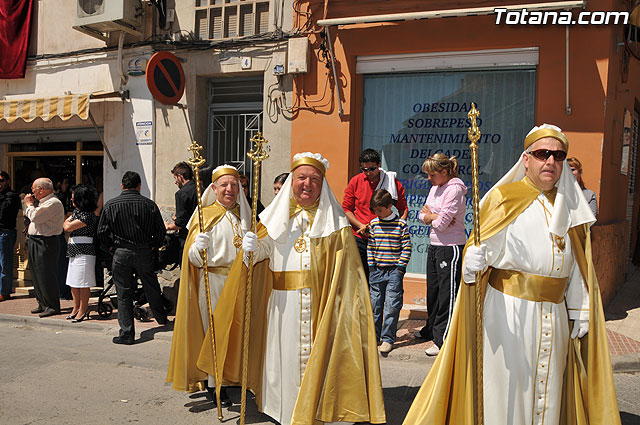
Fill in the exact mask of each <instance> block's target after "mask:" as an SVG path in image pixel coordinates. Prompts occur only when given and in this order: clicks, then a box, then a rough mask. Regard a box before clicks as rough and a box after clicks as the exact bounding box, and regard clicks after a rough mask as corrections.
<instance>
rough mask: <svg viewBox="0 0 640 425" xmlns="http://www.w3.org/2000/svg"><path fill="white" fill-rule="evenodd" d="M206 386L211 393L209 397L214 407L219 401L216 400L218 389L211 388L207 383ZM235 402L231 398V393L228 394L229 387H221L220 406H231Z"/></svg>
mask: <svg viewBox="0 0 640 425" xmlns="http://www.w3.org/2000/svg"><path fill="white" fill-rule="evenodd" d="M205 388H206V389H207V392H208V393H209V397H211V400H212V401H213V407H218V403H217V402H216V389H215V388H210V387H209V386H208V385H207V384H206V383H205ZM232 404H233V403H231V399H230V398H229V394H227V389H226V388H225V387H222V388H220V406H221V407H231V405H232Z"/></svg>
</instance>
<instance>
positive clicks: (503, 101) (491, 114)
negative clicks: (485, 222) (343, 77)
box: [361, 69, 535, 274]
mask: <svg viewBox="0 0 640 425" xmlns="http://www.w3.org/2000/svg"><path fill="white" fill-rule="evenodd" d="M363 84H364V87H363V97H364V98H363V118H362V130H361V147H362V149H366V148H373V149H376V150H378V151H379V152H380V153H381V155H382V166H383V168H385V169H387V170H392V171H396V172H397V173H398V178H399V179H400V180H401V182H402V184H403V186H404V188H405V194H406V197H407V202H408V204H409V217H408V219H407V221H408V224H409V226H410V231H411V241H412V244H413V255H412V256H411V262H410V263H409V267H408V272H410V273H419V274H424V273H425V272H426V265H425V264H426V250H427V247H428V245H429V232H430V227H429V226H426V225H424V224H423V223H422V222H420V221H419V220H418V214H419V212H420V209H421V208H422V205H423V204H424V202H425V200H426V198H427V195H428V193H429V189H430V188H431V184H430V183H429V181H428V180H427V176H426V175H425V174H423V173H422V171H421V165H422V163H423V162H424V160H425V159H426V158H428V157H429V156H430V155H432V154H434V153H436V152H444V153H445V154H446V155H448V156H449V157H451V156H455V157H456V158H457V159H458V163H459V166H460V175H459V177H460V179H462V180H463V181H464V182H465V183H466V185H467V187H468V192H467V207H466V210H467V214H466V217H465V227H466V230H467V235H468V234H470V232H471V229H472V226H473V214H472V211H473V210H472V206H471V199H472V198H471V196H472V192H471V160H470V152H469V140H468V139H467V128H468V127H469V122H468V120H467V112H468V111H469V108H470V107H471V102H475V104H476V106H477V108H478V109H479V110H480V120H479V124H480V130H481V132H482V137H481V139H480V141H479V149H478V156H479V162H480V195H481V196H482V195H484V194H485V193H486V192H487V190H488V189H489V188H490V187H491V186H492V185H493V184H494V183H496V181H498V179H499V178H500V177H502V176H503V175H504V174H505V172H506V171H508V170H509V169H510V168H511V167H512V166H513V164H514V163H515V162H516V160H517V159H518V156H519V155H520V154H521V153H522V150H523V145H522V143H523V140H524V137H525V135H526V134H527V132H528V131H529V130H530V129H531V127H532V126H533V125H534V106H535V103H534V92H535V70H534V69H508V70H477V71H448V72H422V73H407V74H402V73H395V74H366V75H364V76H363Z"/></svg>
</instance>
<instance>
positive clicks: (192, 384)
mask: <svg viewBox="0 0 640 425" xmlns="http://www.w3.org/2000/svg"><path fill="white" fill-rule="evenodd" d="M225 212H226V209H225V208H224V207H223V206H222V205H220V204H219V203H217V202H216V203H213V204H211V205H210V206H207V207H204V208H203V209H202V215H203V222H204V228H205V231H209V230H211V228H212V227H213V226H215V225H216V224H217V223H218V222H219V221H220V220H221V219H222V217H223V216H224V214H225ZM198 233H200V221H199V219H198V214H194V217H193V220H192V223H191V227H190V228H189V234H188V235H187V240H186V242H185V244H184V251H183V253H182V267H181V273H180V289H179V291H178V304H177V306H176V318H175V321H174V325H173V338H172V340H171V355H170V357H169V367H168V370H167V382H171V383H173V389H174V390H177V391H186V392H193V391H199V390H203V389H204V387H203V385H202V381H204V380H205V379H207V373H206V372H204V371H202V370H201V369H198V367H197V366H196V361H197V359H198V355H199V354H200V350H201V349H202V344H203V343H204V342H205V339H204V329H203V327H202V317H201V315H200V305H199V303H198V288H199V286H200V269H198V268H197V267H195V266H193V265H192V264H191V263H190V262H189V248H190V247H191V244H192V243H193V241H194V240H195V238H196V235H197V234H198ZM206 342H207V343H208V344H211V341H210V340H207V341H206ZM212 375H213V374H212Z"/></svg>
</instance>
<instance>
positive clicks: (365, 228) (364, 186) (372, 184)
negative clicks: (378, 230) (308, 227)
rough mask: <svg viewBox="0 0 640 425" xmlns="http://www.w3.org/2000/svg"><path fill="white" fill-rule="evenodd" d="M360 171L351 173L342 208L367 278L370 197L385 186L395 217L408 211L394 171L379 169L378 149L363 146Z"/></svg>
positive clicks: (371, 217) (371, 212)
mask: <svg viewBox="0 0 640 425" xmlns="http://www.w3.org/2000/svg"><path fill="white" fill-rule="evenodd" d="M359 160H360V170H361V171H362V172H361V173H359V174H357V175H356V176H354V177H353V178H352V179H351V180H350V181H349V184H348V185H347V188H346V189H345V190H344V197H343V198H342V208H343V209H344V212H345V214H346V215H347V218H348V219H349V223H350V224H351V227H352V228H353V234H354V236H355V237H356V244H357V246H358V251H359V253H360V260H362V266H363V267H364V272H365V274H366V275H367V281H369V267H368V265H367V242H368V240H369V222H370V221H371V220H373V219H374V218H376V215H375V214H374V213H373V211H371V209H370V208H369V204H370V202H371V196H373V192H375V191H376V190H378V189H386V190H387V192H389V193H390V194H391V198H393V205H394V206H395V207H396V209H397V210H398V216H400V218H402V219H403V220H406V219H407V215H408V214H409V210H408V209H407V200H406V199H405V197H404V188H403V187H402V183H400V180H398V179H396V173H395V172H393V171H385V170H383V169H382V168H380V164H381V159H380V154H379V153H378V151H376V150H374V149H365V150H363V151H362V152H361V153H360V158H359Z"/></svg>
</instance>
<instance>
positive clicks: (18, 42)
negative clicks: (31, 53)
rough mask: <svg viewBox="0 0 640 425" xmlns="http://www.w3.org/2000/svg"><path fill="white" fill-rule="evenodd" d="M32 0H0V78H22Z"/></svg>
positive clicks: (27, 46)
mask: <svg viewBox="0 0 640 425" xmlns="http://www.w3.org/2000/svg"><path fill="white" fill-rule="evenodd" d="M32 5H33V0H0V79H13V78H24V73H25V69H26V67H27V51H28V48H29V28H30V27H31V11H32V9H33V7H32Z"/></svg>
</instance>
